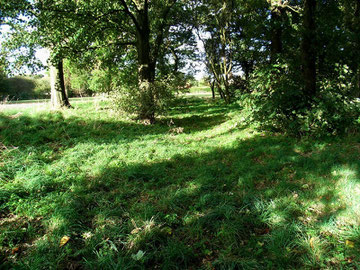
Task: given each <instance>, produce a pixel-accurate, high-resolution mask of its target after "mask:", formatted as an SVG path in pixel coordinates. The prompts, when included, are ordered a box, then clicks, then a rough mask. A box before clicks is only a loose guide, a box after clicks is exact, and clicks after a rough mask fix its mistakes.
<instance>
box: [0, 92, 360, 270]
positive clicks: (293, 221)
mask: <svg viewBox="0 0 360 270" xmlns="http://www.w3.org/2000/svg"><path fill="white" fill-rule="evenodd" d="M74 107H75V108H74V109H71V110H64V111H45V110H31V109H23V110H22V111H21V112H20V113H18V112H15V111H13V110H11V111H10V110H9V111H7V110H5V111H3V112H2V113H1V114H0V142H1V144H0V268H1V269H357V268H360V226H359V225H360V178H359V166H360V158H359V157H360V155H359V154H360V137H359V136H358V135H354V134H352V135H348V136H347V137H341V138H340V137H338V138H331V139H329V138H328V139H322V140H321V139H317V140H312V139H302V140H296V139H292V138H289V137H284V136H281V135H273V134H266V133H260V132H257V131H256V130H253V129H252V128H251V127H248V126H244V125H243V124H242V122H243V120H244V119H243V116H242V114H241V109H240V108H239V107H237V106H236V105H233V106H228V107H225V106H223V105H222V104H220V103H216V102H215V103H214V102H212V101H210V99H194V98H190V99H189V98H188V99H180V100H179V101H178V103H177V106H176V107H174V108H172V110H171V111H170V113H169V115H168V116H166V117H162V118H160V119H159V121H158V123H156V124H155V125H145V124H143V123H141V122H137V121H131V120H127V119H126V118H125V117H123V116H121V115H119V114H117V113H115V112H113V111H112V110H111V109H110V108H109V107H108V103H107V102H97V103H95V102H88V103H77V104H74ZM63 236H69V237H70V240H69V242H68V243H67V244H66V245H64V246H62V247H60V246H59V243H60V240H61V238H62V237H63ZM1 265H2V266H1Z"/></svg>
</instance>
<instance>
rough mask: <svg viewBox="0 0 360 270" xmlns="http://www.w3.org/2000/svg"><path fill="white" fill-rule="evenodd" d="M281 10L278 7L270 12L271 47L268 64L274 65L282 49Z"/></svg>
mask: <svg viewBox="0 0 360 270" xmlns="http://www.w3.org/2000/svg"><path fill="white" fill-rule="evenodd" d="M282 16H283V14H282V10H281V8H280V7H278V8H277V10H272V11H271V21H272V29H271V47H270V62H271V63H274V62H275V61H276V59H277V58H278V56H279V54H281V52H282V49H283V44H282V19H283V18H282Z"/></svg>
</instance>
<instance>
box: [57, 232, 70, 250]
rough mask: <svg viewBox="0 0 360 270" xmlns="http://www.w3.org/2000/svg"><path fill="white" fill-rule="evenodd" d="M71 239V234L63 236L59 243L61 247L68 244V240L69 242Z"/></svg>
mask: <svg viewBox="0 0 360 270" xmlns="http://www.w3.org/2000/svg"><path fill="white" fill-rule="evenodd" d="M69 240H70V237H69V236H66V235H65V236H63V237H62V238H61V240H60V245H59V247H62V246H64V245H66V243H67V242H69Z"/></svg>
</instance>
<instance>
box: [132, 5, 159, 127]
mask: <svg viewBox="0 0 360 270" xmlns="http://www.w3.org/2000/svg"><path fill="white" fill-rule="evenodd" d="M147 12H148V11H147V7H144V9H143V10H140V11H139V16H138V22H139V24H140V29H138V30H137V44H136V45H137V54H138V84H139V91H140V98H141V100H140V103H141V104H140V112H139V118H140V119H144V120H145V119H146V120H149V121H150V123H154V122H155V96H154V93H153V84H154V81H155V66H156V62H155V61H152V60H151V56H150V49H151V48H150V27H149V20H148V14H147Z"/></svg>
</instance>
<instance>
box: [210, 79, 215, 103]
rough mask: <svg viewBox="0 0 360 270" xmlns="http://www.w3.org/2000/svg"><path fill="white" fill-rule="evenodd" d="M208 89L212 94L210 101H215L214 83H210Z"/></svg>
mask: <svg viewBox="0 0 360 270" xmlns="http://www.w3.org/2000/svg"><path fill="white" fill-rule="evenodd" d="M210 88H211V93H212V99H213V100H215V81H212V82H210Z"/></svg>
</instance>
